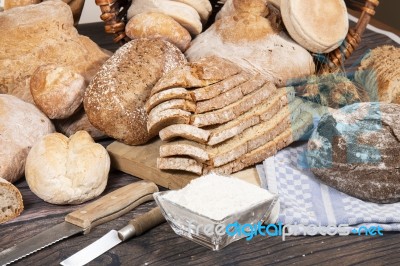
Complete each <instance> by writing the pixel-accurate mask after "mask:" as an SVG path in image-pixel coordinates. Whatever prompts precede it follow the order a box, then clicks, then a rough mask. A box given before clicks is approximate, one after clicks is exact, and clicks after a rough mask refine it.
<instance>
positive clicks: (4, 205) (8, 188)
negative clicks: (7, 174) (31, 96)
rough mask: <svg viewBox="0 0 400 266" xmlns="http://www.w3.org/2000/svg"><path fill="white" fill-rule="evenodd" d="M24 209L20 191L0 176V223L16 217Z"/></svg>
mask: <svg viewBox="0 0 400 266" xmlns="http://www.w3.org/2000/svg"><path fill="white" fill-rule="evenodd" d="M23 210H24V203H23V200H22V195H21V192H20V191H19V190H18V189H17V188H16V187H15V186H14V185H13V184H11V183H10V182H8V181H6V180H5V179H3V178H1V177H0V224H2V223H5V222H7V221H10V220H12V219H14V218H15V217H18V216H19V215H20V214H21V212H22V211H23Z"/></svg>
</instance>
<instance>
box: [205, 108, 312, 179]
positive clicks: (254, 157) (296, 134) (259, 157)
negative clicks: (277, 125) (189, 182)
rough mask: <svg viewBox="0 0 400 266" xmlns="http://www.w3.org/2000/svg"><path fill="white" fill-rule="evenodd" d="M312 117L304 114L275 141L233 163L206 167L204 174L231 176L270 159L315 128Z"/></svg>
mask: <svg viewBox="0 0 400 266" xmlns="http://www.w3.org/2000/svg"><path fill="white" fill-rule="evenodd" d="M312 121H313V118H312V115H311V114H309V113H307V112H303V113H302V115H301V116H300V117H299V118H298V119H297V120H296V122H295V123H294V124H293V125H292V127H290V128H289V129H287V130H285V131H284V132H283V133H281V134H280V135H279V136H277V137H276V138H275V139H274V140H272V141H269V142H267V143H266V144H264V145H262V146H261V147H259V148H257V149H255V150H252V151H251V152H249V153H247V154H245V155H243V156H242V157H240V158H238V159H236V160H235V161H233V162H230V163H227V164H225V165H223V166H220V167H211V166H208V167H205V168H204V169H203V173H202V174H208V173H210V172H214V173H217V174H222V175H229V174H232V173H234V172H238V171H240V170H242V169H244V168H246V167H249V166H251V165H254V164H256V163H259V162H262V161H263V160H265V159H266V158H268V157H271V156H273V155H275V154H276V153H277V152H278V151H279V150H281V149H283V148H284V147H287V146H289V145H290V144H291V143H293V142H294V141H296V140H298V139H300V137H301V136H303V135H304V134H305V133H306V132H307V131H309V130H310V129H311V128H312V126H313V122H312Z"/></svg>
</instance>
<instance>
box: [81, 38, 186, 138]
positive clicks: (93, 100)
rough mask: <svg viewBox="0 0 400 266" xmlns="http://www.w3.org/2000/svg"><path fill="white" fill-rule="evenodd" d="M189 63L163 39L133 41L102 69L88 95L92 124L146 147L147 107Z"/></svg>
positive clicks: (149, 135)
mask: <svg viewBox="0 0 400 266" xmlns="http://www.w3.org/2000/svg"><path fill="white" fill-rule="evenodd" d="M184 63H186V59H185V56H184V55H183V54H182V52H181V51H180V50H179V49H178V48H177V47H175V46H174V45H172V44H171V43H169V42H166V41H163V40H159V39H152V40H150V39H138V40H133V41H131V42H129V43H127V44H125V45H124V46H123V47H121V48H120V49H119V50H118V51H117V52H116V53H115V54H114V55H113V56H112V57H111V58H110V59H109V60H108V61H107V62H106V63H105V64H104V65H103V66H102V67H101V69H100V71H99V72H98V73H97V74H96V75H95V77H94V78H93V80H92V81H91V83H90V85H89V87H88V88H87V90H86V92H85V97H84V107H85V110H86V113H87V115H88V118H89V121H90V122H91V123H92V124H93V125H94V126H95V127H96V128H98V129H99V130H100V131H102V132H104V133H105V134H106V135H108V136H110V137H113V138H115V139H117V140H119V141H122V142H124V143H125V144H128V145H140V144H144V143H146V142H147V141H148V140H149V139H150V138H152V137H154V136H155V135H156V134H149V133H148V132H147V113H146V110H145V103H146V101H147V100H148V98H149V96H150V91H151V89H152V88H153V86H154V85H155V84H156V82H157V81H158V80H159V79H160V78H161V77H162V76H163V75H164V74H165V73H168V72H169V71H171V70H173V69H175V68H176V67H177V66H179V65H182V64H184Z"/></svg>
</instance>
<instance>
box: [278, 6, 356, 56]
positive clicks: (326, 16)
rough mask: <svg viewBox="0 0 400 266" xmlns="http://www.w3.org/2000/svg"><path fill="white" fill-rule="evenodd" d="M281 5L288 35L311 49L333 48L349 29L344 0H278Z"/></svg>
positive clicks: (318, 50)
mask: <svg viewBox="0 0 400 266" xmlns="http://www.w3.org/2000/svg"><path fill="white" fill-rule="evenodd" d="M280 9H281V13H282V19H283V22H284V24H285V27H286V29H287V31H288V32H289V34H290V36H291V37H292V38H293V39H294V40H295V41H296V42H298V43H299V44H300V45H301V46H303V47H304V48H305V49H307V50H309V51H311V52H314V53H329V52H331V51H332V50H334V49H336V48H337V47H339V46H340V44H341V43H342V42H343V40H344V39H345V37H346V34H347V32H348V30H349V20H348V15H347V8H346V4H345V2H344V0H324V1H321V0H309V1H304V0H281V1H280Z"/></svg>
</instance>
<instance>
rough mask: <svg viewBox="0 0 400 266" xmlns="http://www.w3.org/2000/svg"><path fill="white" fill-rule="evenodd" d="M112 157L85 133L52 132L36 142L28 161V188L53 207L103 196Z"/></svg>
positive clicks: (26, 171)
mask: <svg viewBox="0 0 400 266" xmlns="http://www.w3.org/2000/svg"><path fill="white" fill-rule="evenodd" d="M109 171H110V157H109V155H108V153H107V151H106V149H105V148H104V147H103V146H102V145H100V144H98V143H95V142H94V141H93V139H92V138H91V137H90V135H89V134H88V133H87V132H86V131H78V132H77V133H75V134H74V135H73V136H71V137H70V138H67V137H66V136H64V135H62V134H60V133H53V134H49V135H47V136H45V137H44V138H42V139H41V140H40V141H39V142H37V143H36V144H35V145H34V146H33V147H32V149H31V151H30V152H29V155H28V158H27V159H26V167H25V176H26V181H27V183H28V185H29V188H30V189H31V190H32V192H33V193H35V194H36V195H37V196H38V197H39V198H41V199H43V200H44V201H46V202H49V203H52V204H80V203H83V202H85V201H88V200H90V199H93V198H95V197H97V196H98V195H100V194H101V193H102V192H103V191H104V189H105V187H106V185H107V180H108V173H109Z"/></svg>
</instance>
